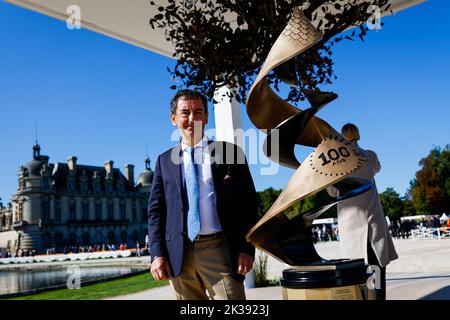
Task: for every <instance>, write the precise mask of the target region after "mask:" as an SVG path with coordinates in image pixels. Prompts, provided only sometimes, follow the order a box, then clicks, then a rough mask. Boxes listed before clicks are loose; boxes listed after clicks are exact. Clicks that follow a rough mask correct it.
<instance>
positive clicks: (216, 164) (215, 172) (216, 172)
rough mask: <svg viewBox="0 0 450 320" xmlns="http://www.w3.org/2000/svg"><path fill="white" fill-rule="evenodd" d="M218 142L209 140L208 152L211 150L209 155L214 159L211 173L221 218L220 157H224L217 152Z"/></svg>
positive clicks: (217, 208)
mask: <svg viewBox="0 0 450 320" xmlns="http://www.w3.org/2000/svg"><path fill="white" fill-rule="evenodd" d="M217 143H218V142H214V141H212V140H209V141H208V149H209V150H208V152H209V156H210V159H211V161H212V163H211V175H212V178H213V182H214V190H215V193H216V210H217V213H218V214H219V218H221V216H222V210H221V208H222V202H221V201H222V192H223V190H222V182H221V179H220V163H221V162H220V161H221V160H222V159H220V157H222V155H220V154H217V153H216V148H215V147H216V146H217Z"/></svg>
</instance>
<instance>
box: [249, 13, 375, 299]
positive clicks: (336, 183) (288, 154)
mask: <svg viewBox="0 0 450 320" xmlns="http://www.w3.org/2000/svg"><path fill="white" fill-rule="evenodd" d="M321 39H322V36H321V34H320V33H319V32H318V31H317V30H316V29H315V28H314V26H313V25H312V24H311V23H310V21H308V19H307V18H306V17H305V16H304V15H303V13H302V12H301V11H300V9H299V8H295V9H294V12H293V14H292V16H291V19H290V21H289V22H288V24H287V26H286V28H285V29H284V30H283V32H282V33H281V35H280V36H279V37H278V39H277V40H276V42H275V43H274V45H273V47H272V48H271V50H270V52H269V54H268V56H267V58H266V61H265V62H264V64H263V66H262V68H261V71H260V73H259V74H258V77H257V78H256V80H255V82H254V83H253V86H252V88H251V89H250V92H249V95H248V99H247V103H246V106H247V113H248V115H249V118H250V120H251V121H252V122H253V124H254V125H255V126H256V127H257V128H259V129H260V130H264V131H265V132H267V138H266V141H265V143H264V152H265V154H266V155H267V156H268V157H269V158H270V159H271V160H272V161H276V162H278V163H279V164H281V165H284V166H287V167H289V168H293V169H295V173H294V174H293V176H292V177H291V179H290V180H289V182H288V184H287V186H286V187H285V188H284V190H283V191H282V193H281V194H280V196H279V197H278V199H277V200H276V201H275V203H274V204H273V205H272V207H271V208H270V209H269V211H268V212H267V213H266V214H265V215H264V216H263V217H262V218H261V220H260V221H259V222H258V223H257V224H256V225H255V226H254V227H253V228H252V229H251V230H250V231H249V233H248V234H247V240H248V241H249V242H250V243H252V244H253V245H254V246H256V247H257V248H259V249H261V250H262V251H265V252H267V253H268V254H270V255H271V256H273V257H275V258H277V259H278V260H280V261H282V262H284V263H287V264H288V265H291V266H292V268H290V269H287V270H284V271H283V277H282V280H281V281H282V286H283V297H284V298H285V299H361V298H364V295H365V290H363V289H364V288H363V287H364V285H363V284H364V283H365V282H366V280H367V275H366V266H365V264H364V259H355V260H349V259H339V260H326V259H323V258H321V257H320V256H319V255H318V253H317V252H316V250H315V248H314V244H313V238H312V223H313V220H314V219H315V218H317V217H318V216H319V215H320V214H322V213H323V212H325V211H326V210H327V209H329V208H331V207H332V206H333V205H334V204H336V203H337V202H339V201H341V200H344V199H347V198H350V197H353V196H356V195H359V194H361V193H363V192H365V191H367V190H369V189H370V188H371V182H370V181H367V180H364V179H359V178H355V177H351V173H352V172H353V171H355V170H356V169H358V168H359V167H361V165H362V164H364V162H365V161H366V156H365V154H364V151H363V150H361V149H360V148H358V146H356V145H355V144H353V143H351V142H349V141H348V140H346V139H345V138H344V137H343V136H342V135H341V134H340V133H339V132H337V131H336V130H335V129H333V128H332V127H331V126H330V125H329V124H328V123H327V122H325V121H324V120H322V119H320V118H318V117H316V116H315V114H316V113H317V112H318V111H319V110H320V109H321V108H323V107H324V106H325V105H327V104H328V103H330V102H331V101H333V100H335V99H336V98H337V95H336V94H335V93H332V92H320V91H310V90H304V93H305V96H306V99H307V100H308V102H309V103H310V105H311V106H310V108H308V109H306V110H303V111H301V110H300V109H298V108H295V107H294V106H292V105H290V104H289V103H288V102H286V101H285V100H283V99H281V98H280V97H279V96H278V95H277V94H275V92H274V91H273V90H272V89H271V88H270V87H269V84H268V82H267V80H266V79H265V76H266V75H267V74H268V73H269V72H270V71H272V70H274V69H275V68H277V67H280V66H281V65H283V66H284V65H286V63H287V64H288V63H289V60H291V59H293V58H294V57H297V58H300V57H299V56H300V55H301V54H302V53H303V52H305V51H306V50H307V49H309V48H310V47H312V46H313V45H314V44H316V43H317V42H319V41H320V40H321ZM275 71H276V72H277V70H275ZM281 78H283V77H281ZM284 80H285V79H283V81H284ZM285 82H288V84H291V85H292V83H294V84H295V82H296V81H289V79H287V81H285ZM289 82H290V83H289ZM275 143H276V144H277V145H276V147H277V148H276V149H277V152H272V149H273V144H275ZM295 145H304V146H310V147H315V150H314V151H313V152H312V153H311V154H310V155H309V156H308V157H307V158H306V160H305V161H304V162H303V163H302V164H300V162H299V161H298V160H297V159H296V157H295V154H294V147H295ZM329 186H333V187H335V188H336V189H337V190H338V191H339V195H338V196H337V197H336V198H334V199H332V200H330V202H329V203H323V204H320V206H318V207H316V208H313V209H311V210H309V211H307V212H297V213H295V214H292V213H290V214H287V213H285V212H284V211H285V210H286V209H287V208H289V207H290V206H291V205H293V204H294V203H296V202H297V201H300V200H303V199H305V198H307V197H310V196H312V195H314V194H316V193H318V192H320V191H322V190H324V189H326V188H327V187H329Z"/></svg>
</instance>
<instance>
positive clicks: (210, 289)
mask: <svg viewBox="0 0 450 320" xmlns="http://www.w3.org/2000/svg"><path fill="white" fill-rule="evenodd" d="M170 117H171V122H172V124H173V125H174V126H177V128H178V130H179V132H180V134H181V137H182V139H181V141H180V143H179V144H178V145H176V146H175V147H174V148H172V149H170V150H168V151H166V152H164V153H162V154H161V155H160V156H159V157H158V160H157V161H156V167H155V174H154V178H153V185H152V191H151V194H150V199H149V206H148V231H149V251H150V255H151V257H152V264H151V272H152V275H153V277H154V278H155V279H170V282H171V285H172V287H173V288H174V290H175V294H176V296H177V298H178V299H245V292H244V286H243V280H244V276H245V274H246V273H247V272H249V271H250V270H251V268H252V265H253V260H254V254H255V250H254V247H253V246H252V245H251V244H249V243H248V242H247V241H246V240H245V235H246V234H247V232H248V231H249V230H250V229H251V228H252V227H253V226H254V225H255V223H256V222H257V200H256V191H255V187H254V184H253V180H252V177H251V174H250V171H249V168H248V164H247V162H246V159H245V155H244V154H243V152H242V150H241V149H240V148H239V147H237V146H236V145H234V144H230V143H227V142H213V141H211V140H209V139H208V138H207V137H206V135H205V134H204V129H205V125H206V124H207V122H208V110H207V100H206V98H205V97H204V96H203V95H201V94H200V93H198V92H195V91H191V90H182V91H180V92H178V93H177V94H176V95H175V96H174V98H173V99H172V105H171V114H170Z"/></svg>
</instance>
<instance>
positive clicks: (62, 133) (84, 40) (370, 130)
mask: <svg viewBox="0 0 450 320" xmlns="http://www.w3.org/2000/svg"><path fill="white" fill-rule="evenodd" d="M449 7H450V5H449V4H448V2H447V1H444V0H431V1H428V2H426V3H424V4H421V5H418V6H416V7H413V8H410V9H407V10H405V11H403V12H400V13H398V14H396V15H395V16H394V17H386V18H383V22H384V23H385V25H384V27H383V29H382V30H380V31H371V32H370V33H369V35H368V36H367V37H366V40H365V42H364V43H363V42H361V41H359V40H358V41H353V42H350V41H344V42H341V43H340V44H338V45H337V46H336V47H335V49H334V50H333V51H334V61H335V72H336V75H337V76H338V78H337V79H336V80H335V82H334V83H333V84H332V85H330V86H327V87H324V88H323V89H325V90H331V91H334V92H336V93H338V94H339V98H338V99H337V100H336V101H335V102H333V103H331V104H330V105H328V106H327V107H326V108H324V109H323V110H322V111H320V113H319V116H320V117H322V118H324V119H326V120H327V121H328V122H329V123H330V124H331V125H332V126H333V127H335V128H336V129H338V130H339V129H340V128H341V126H342V125H343V124H345V123H346V122H354V123H356V124H357V125H358V126H359V127H360V131H361V136H362V139H361V146H362V147H364V148H368V149H372V150H375V151H376V152H377V153H378V156H379V158H380V161H381V164H382V171H381V172H380V173H379V174H378V175H377V177H376V180H377V185H378V189H379V190H380V191H383V190H385V189H386V188H387V187H393V188H394V189H395V190H396V191H397V192H399V193H400V194H402V195H403V194H404V192H405V191H406V190H407V188H408V186H409V181H410V180H411V179H412V178H413V176H414V174H415V172H416V171H417V170H418V169H419V165H418V162H419V160H420V159H421V158H422V157H424V156H426V155H427V154H428V152H429V151H430V150H431V148H432V147H433V146H444V145H445V144H448V143H450V139H449V138H450V129H449V124H448V122H449V119H450V98H449V96H448V94H449V93H450V85H449V81H448V75H449V74H450V42H449V39H450V31H449V29H448V22H447V21H449V20H450V10H449ZM0 46H1V47H0V155H1V157H0V177H1V179H0V197H2V198H3V202H8V201H9V198H10V196H11V195H12V194H13V193H14V192H15V190H16V188H17V172H18V167H19V166H20V165H21V164H25V163H26V162H28V161H29V160H30V159H31V156H32V151H31V147H32V144H33V142H34V137H35V123H36V122H37V123H38V127H39V129H38V131H39V143H40V145H41V147H42V153H43V154H46V155H49V156H50V161H51V162H65V161H66V158H67V157H69V156H71V155H76V156H77V157H78V159H79V160H78V161H79V163H82V164H90V165H100V166H101V165H103V162H104V161H106V160H109V159H111V160H114V161H115V166H116V167H119V168H121V169H123V166H124V165H125V164H126V163H132V164H135V165H136V176H137V174H139V172H141V171H142V170H143V168H144V159H145V156H146V144H147V142H148V154H149V156H150V158H151V159H152V160H154V159H156V157H157V155H158V154H159V153H161V152H163V151H165V150H167V149H168V148H170V147H171V146H173V142H172V141H171V139H170V137H171V133H172V130H173V127H172V126H171V125H170V123H169V100H170V98H171V96H172V95H173V93H174V92H173V91H172V90H170V89H169V87H170V86H171V85H172V84H173V82H171V80H170V76H169V74H168V72H167V70H166V68H167V67H172V66H173V65H174V61H173V60H170V59H169V58H166V57H162V56H159V55H157V54H155V53H152V52H148V51H145V50H143V49H140V48H137V47H133V46H131V45H128V44H125V43H122V42H120V41H117V40H114V39H110V38H107V37H104V36H101V35H98V34H95V33H93V32H90V31H87V30H68V29H67V28H66V25H65V23H63V22H61V21H57V20H54V19H51V18H48V17H46V16H43V15H40V14H37V13H34V12H30V11H27V10H24V9H21V8H18V7H15V6H12V5H9V4H6V3H4V2H2V1H0ZM211 111H212V110H211ZM211 115H212V113H211ZM242 115H243V122H244V129H249V128H253V125H252V124H251V123H250V121H249V120H248V117H247V115H246V113H245V109H244V108H243V114H242ZM209 127H210V128H212V127H214V119H213V117H211V118H210V124H209ZM297 151H298V152H297V153H298V154H299V157H300V158H303V157H305V156H306V155H307V153H309V152H310V151H311V150H310V149H305V148H303V149H302V148H299V149H298V150H297ZM153 165H154V163H152V167H153ZM251 170H252V174H253V178H254V181H255V185H256V188H257V190H262V189H265V188H267V187H270V186H272V187H275V188H282V187H284V186H285V184H286V183H287V181H288V179H289V177H290V176H291V175H292V173H293V171H292V170H290V169H284V168H282V169H281V170H280V171H279V173H278V174H277V175H276V176H262V175H261V174H260V166H259V165H252V166H251Z"/></svg>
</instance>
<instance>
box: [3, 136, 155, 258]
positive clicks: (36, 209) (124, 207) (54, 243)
mask: <svg viewBox="0 0 450 320" xmlns="http://www.w3.org/2000/svg"><path fill="white" fill-rule="evenodd" d="M152 180H153V171H152V170H151V168H150V160H149V159H148V158H147V159H146V160H145V170H144V171H143V172H142V173H141V174H140V175H139V177H138V180H137V182H136V183H135V180H134V166H133V165H129V164H127V165H125V168H124V172H123V173H122V172H121V171H120V170H119V169H118V168H114V162H113V161H106V162H105V163H104V166H103V167H100V166H90V165H81V164H78V163H77V157H74V156H72V157H69V158H68V159H67V162H66V163H56V164H53V163H49V157H48V156H45V155H41V148H40V146H39V144H38V143H37V142H36V144H35V145H34V146H33V159H32V160H31V161H30V162H28V163H27V164H26V165H24V166H21V167H20V170H19V178H18V188H17V192H16V193H15V194H14V195H13V196H12V197H11V203H9V204H8V205H6V206H4V205H3V204H2V203H0V249H3V250H7V249H9V250H10V251H11V252H13V253H14V252H16V251H17V250H18V249H22V250H27V249H28V250H31V249H34V250H36V252H45V250H46V248H53V247H55V248H56V249H57V250H61V249H62V248H63V247H66V246H82V245H94V244H115V245H116V247H117V245H118V244H120V243H124V244H125V243H126V244H127V246H128V247H130V246H135V244H136V241H138V240H139V241H140V243H141V245H143V243H144V240H145V237H146V235H147V203H148V197H149V194H150V189H151V183H152Z"/></svg>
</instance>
